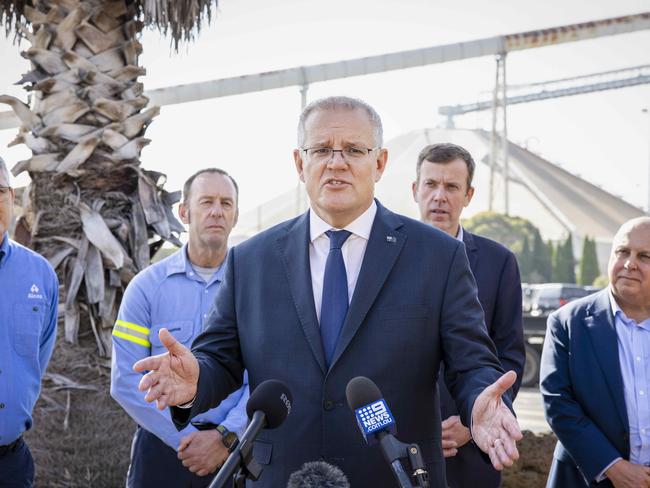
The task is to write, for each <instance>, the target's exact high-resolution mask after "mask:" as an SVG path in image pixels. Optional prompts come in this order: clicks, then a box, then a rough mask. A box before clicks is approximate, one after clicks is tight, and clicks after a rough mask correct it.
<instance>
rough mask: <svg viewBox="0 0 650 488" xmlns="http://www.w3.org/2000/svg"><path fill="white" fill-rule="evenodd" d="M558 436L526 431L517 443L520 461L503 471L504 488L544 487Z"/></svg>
mask: <svg viewBox="0 0 650 488" xmlns="http://www.w3.org/2000/svg"><path fill="white" fill-rule="evenodd" d="M555 441H556V437H555V436H554V435H553V434H537V435H536V434H534V433H532V432H531V431H529V430H526V431H524V438H523V439H522V440H521V441H520V442H518V443H517V448H518V449H519V461H517V463H516V464H515V466H513V467H512V468H509V469H506V470H505V471H504V472H503V483H502V487H503V488H544V487H545V486H546V477H547V475H548V470H549V468H550V466H551V461H552V459H553V449H555Z"/></svg>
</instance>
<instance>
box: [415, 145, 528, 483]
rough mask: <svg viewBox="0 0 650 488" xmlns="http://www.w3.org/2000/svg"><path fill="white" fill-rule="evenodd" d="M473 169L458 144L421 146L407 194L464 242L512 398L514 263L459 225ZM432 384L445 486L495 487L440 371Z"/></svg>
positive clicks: (425, 218)
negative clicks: (437, 406) (438, 415)
mask: <svg viewBox="0 0 650 488" xmlns="http://www.w3.org/2000/svg"><path fill="white" fill-rule="evenodd" d="M474 169H475V163H474V159H473V158H472V156H471V155H470V153H469V152H468V151H467V150H465V149H464V148H462V147H460V146H457V145H455V144H450V143H441V144H432V145H429V146H426V147H425V148H424V149H422V151H420V154H419V156H418V162H417V167H416V174H417V178H416V180H415V181H414V182H413V197H414V198H415V201H416V202H417V203H418V206H419V208H420V219H421V220H422V222H425V223H428V224H431V225H433V226H434V227H437V228H438V229H440V230H442V231H443V232H446V233H447V234H449V235H450V236H452V237H455V238H456V239H458V240H459V241H463V242H464V243H465V251H466V252H467V257H468V258H469V264H470V267H471V270H472V274H473V275H474V278H475V279H476V285H477V287H478V298H479V301H480V302H481V306H482V307H483V312H484V315H485V325H486V326H487V330H488V334H489V335H490V338H491V339H492V342H494V345H495V346H496V350H497V356H498V358H499V361H500V362H501V365H502V366H503V369H504V370H506V371H510V370H512V371H515V372H516V373H517V381H516V383H515V384H514V385H513V387H512V390H511V393H512V399H513V400H514V396H515V395H516V394H517V391H518V390H519V385H520V379H519V378H521V375H522V373H523V370H524V361H525V358H526V353H525V350H524V331H523V323H522V312H521V280H520V278H519V268H518V266H517V260H516V258H515V255H514V254H513V253H512V252H510V251H509V250H508V249H507V248H505V247H504V246H502V245H501V244H499V243H497V242H494V241H492V240H490V239H487V238H485V237H481V236H478V235H475V234H472V233H471V232H468V231H467V230H466V229H463V228H462V226H461V225H460V217H461V214H462V212H463V209H464V208H465V207H466V206H467V205H469V203H470V201H471V200H472V197H473V196H474V187H473V186H472V179H473V177H474ZM438 385H439V390H440V407H441V417H442V419H443V422H442V447H443V451H444V455H445V463H446V466H447V485H448V486H449V487H450V488H474V487H476V486H481V487H482V488H496V487H498V486H499V485H500V483H501V473H500V472H499V471H497V470H495V469H494V468H493V467H492V465H491V464H490V463H489V461H488V460H487V459H486V458H485V456H484V455H483V454H482V453H481V450H480V449H479V448H478V447H477V446H476V444H475V443H473V442H471V436H470V431H469V429H468V428H467V427H466V426H465V425H463V423H462V422H461V420H460V417H459V415H458V409H457V408H456V404H455V402H454V399H453V398H452V396H451V395H450V393H449V390H448V389H447V387H446V386H445V382H444V381H442V375H441V377H440V379H439V381H438Z"/></svg>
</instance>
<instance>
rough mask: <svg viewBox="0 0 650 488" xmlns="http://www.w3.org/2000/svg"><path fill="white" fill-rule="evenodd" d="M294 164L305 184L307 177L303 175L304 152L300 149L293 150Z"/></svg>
mask: <svg viewBox="0 0 650 488" xmlns="http://www.w3.org/2000/svg"><path fill="white" fill-rule="evenodd" d="M293 162H294V164H295V165H296V171H297V172H298V178H300V181H302V182H303V183H304V182H305V175H304V174H303V171H304V168H303V164H304V163H303V161H302V151H301V150H300V149H294V150H293Z"/></svg>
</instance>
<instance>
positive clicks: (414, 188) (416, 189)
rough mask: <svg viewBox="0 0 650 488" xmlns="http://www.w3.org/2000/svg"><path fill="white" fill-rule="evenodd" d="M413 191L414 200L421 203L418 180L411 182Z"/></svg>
mask: <svg viewBox="0 0 650 488" xmlns="http://www.w3.org/2000/svg"><path fill="white" fill-rule="evenodd" d="M411 191H412V192H413V200H415V203H419V200H418V180H415V181H414V182H413V184H411Z"/></svg>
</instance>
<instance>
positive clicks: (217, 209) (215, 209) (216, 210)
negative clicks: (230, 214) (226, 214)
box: [210, 203, 223, 217]
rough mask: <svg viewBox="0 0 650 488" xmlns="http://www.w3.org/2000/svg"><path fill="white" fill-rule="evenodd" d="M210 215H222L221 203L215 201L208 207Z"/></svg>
mask: <svg viewBox="0 0 650 488" xmlns="http://www.w3.org/2000/svg"><path fill="white" fill-rule="evenodd" d="M210 215H212V216H215V217H220V216H221V215H223V205H221V204H220V203H215V204H213V205H212V206H211V207H210Z"/></svg>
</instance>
